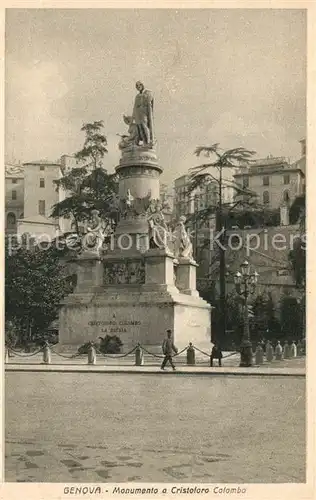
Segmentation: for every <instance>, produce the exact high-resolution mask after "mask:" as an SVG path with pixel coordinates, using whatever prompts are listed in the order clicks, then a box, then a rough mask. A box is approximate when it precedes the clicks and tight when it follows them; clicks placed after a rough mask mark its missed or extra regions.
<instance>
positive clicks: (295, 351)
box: [290, 342, 297, 358]
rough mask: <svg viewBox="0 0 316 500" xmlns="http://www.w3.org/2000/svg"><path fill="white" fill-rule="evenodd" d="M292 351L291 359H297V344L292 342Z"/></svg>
mask: <svg viewBox="0 0 316 500" xmlns="http://www.w3.org/2000/svg"><path fill="white" fill-rule="evenodd" d="M290 351H291V358H296V356H297V347H296V344H295V342H292V344H291V347H290Z"/></svg>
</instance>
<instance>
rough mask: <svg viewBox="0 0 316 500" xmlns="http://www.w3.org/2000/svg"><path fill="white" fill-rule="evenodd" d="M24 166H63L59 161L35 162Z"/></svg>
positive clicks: (29, 162)
mask: <svg viewBox="0 0 316 500" xmlns="http://www.w3.org/2000/svg"><path fill="white" fill-rule="evenodd" d="M23 165H51V166H58V167H60V166H61V163H60V162H59V161H50V160H34V161H28V162H26V163H23Z"/></svg>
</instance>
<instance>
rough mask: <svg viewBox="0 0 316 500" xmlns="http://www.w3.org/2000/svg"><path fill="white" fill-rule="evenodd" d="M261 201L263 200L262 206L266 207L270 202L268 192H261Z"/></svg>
mask: <svg viewBox="0 0 316 500" xmlns="http://www.w3.org/2000/svg"><path fill="white" fill-rule="evenodd" d="M262 199H263V203H264V205H268V203H269V202H270V195H269V191H264V192H263V196H262Z"/></svg>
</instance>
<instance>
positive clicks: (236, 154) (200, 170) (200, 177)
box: [188, 143, 258, 344]
mask: <svg viewBox="0 0 316 500" xmlns="http://www.w3.org/2000/svg"><path fill="white" fill-rule="evenodd" d="M195 155H196V156H197V157H200V156H202V155H203V156H204V157H206V158H208V159H209V160H210V161H208V162H207V163H203V164H201V165H199V166H197V167H193V168H191V169H190V182H189V187H188V194H192V193H193V192H194V191H196V190H197V189H198V188H201V187H204V186H205V185H206V184H207V183H215V185H216V186H217V199H216V200H215V203H214V204H211V205H209V206H208V207H207V208H206V209H204V210H203V211H201V212H199V213H198V215H197V216H198V217H199V218H200V219H202V220H203V219H204V220H208V219H209V217H210V215H215V229H216V232H218V233H219V238H218V240H217V242H218V252H219V287H220V297H219V313H220V314H219V316H220V318H219V319H220V321H219V331H218V332H216V336H217V339H216V341H217V342H218V343H219V344H223V343H224V339H225V332H226V324H225V323H226V321H225V318H226V286H225V285H226V283H225V272H226V265H225V249H224V244H225V218H224V215H227V213H229V212H230V211H233V210H234V209H236V208H237V207H244V206H245V205H247V206H248V207H254V206H258V205H257V202H256V194H255V193H254V192H252V191H251V190H249V189H247V188H242V187H240V186H238V185H237V184H235V183H234V182H233V181H231V180H229V179H227V178H225V177H224V171H225V169H226V170H227V169H232V168H233V169H236V168H241V167H245V168H246V167H247V165H249V163H250V162H251V160H252V157H253V155H255V151H250V150H248V149H245V148H243V147H239V148H234V149H228V150H226V151H225V150H223V149H222V148H220V147H219V144H218V143H216V144H213V145H212V146H198V147H197V148H196V150H195ZM214 169H215V170H217V172H218V176H215V175H213V173H211V171H212V170H214ZM225 187H230V188H232V190H233V191H234V192H235V200H234V202H233V203H225V202H224V196H223V194H224V193H223V190H224V188H225ZM224 211H225V214H224ZM195 217H196V214H195Z"/></svg>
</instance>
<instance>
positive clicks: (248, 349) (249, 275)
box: [234, 260, 259, 366]
mask: <svg viewBox="0 0 316 500" xmlns="http://www.w3.org/2000/svg"><path fill="white" fill-rule="evenodd" d="M240 270H241V272H240V271H237V272H236V274H235V276H234V282H235V287H236V292H237V293H238V295H240V296H241V297H243V305H244V311H243V312H244V331H243V338H242V342H241V345H240V365H239V366H252V345H251V342H250V332H249V315H248V298H249V295H250V294H252V293H254V292H255V289H256V284H257V282H258V276H259V275H258V273H257V272H256V271H251V268H250V264H249V262H248V261H247V260H245V262H243V263H242V264H241V266H240Z"/></svg>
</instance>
